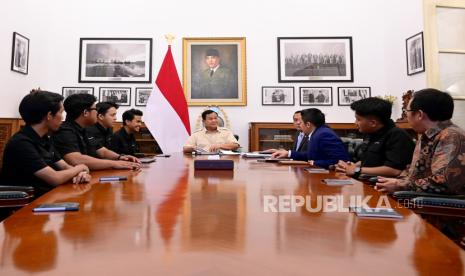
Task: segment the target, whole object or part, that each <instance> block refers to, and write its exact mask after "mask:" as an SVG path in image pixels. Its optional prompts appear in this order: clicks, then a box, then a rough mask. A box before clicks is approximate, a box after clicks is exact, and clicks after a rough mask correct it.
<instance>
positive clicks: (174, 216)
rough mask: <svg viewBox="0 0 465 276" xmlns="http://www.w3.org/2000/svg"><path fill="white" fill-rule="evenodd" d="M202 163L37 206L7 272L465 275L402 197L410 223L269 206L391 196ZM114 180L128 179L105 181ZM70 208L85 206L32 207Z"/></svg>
mask: <svg viewBox="0 0 465 276" xmlns="http://www.w3.org/2000/svg"><path fill="white" fill-rule="evenodd" d="M195 158H206V157H205V156H201V157H192V156H187V155H182V154H175V155H173V156H171V157H170V158H158V159H157V162H155V163H152V164H149V165H147V166H145V167H144V168H143V169H142V170H141V171H140V172H133V171H100V172H95V173H92V176H93V179H92V182H91V184H90V185H87V186H82V185H81V186H74V185H63V186H59V187H57V188H55V189H54V190H53V191H51V192H49V193H47V194H45V195H44V196H42V197H40V198H38V199H36V200H35V201H34V202H32V203H31V204H30V205H28V206H26V207H24V208H22V209H21V210H19V211H18V212H16V213H15V214H14V215H12V216H11V217H9V218H8V219H6V220H4V221H3V222H2V223H1V224H0V275H2V276H3V275H5V276H13V275H30V274H41V275H65V276H71V275H462V274H464V268H463V266H464V265H463V264H464V261H465V254H464V252H462V250H461V249H460V248H459V247H458V246H456V245H455V244H454V243H453V242H451V241H450V240H449V239H447V238H446V237H445V236H444V235H443V234H441V233H440V232H439V231H437V230H436V229H435V228H434V227H432V226H431V225H429V224H428V223H426V222H424V221H423V220H422V219H421V218H420V217H419V216H418V215H416V214H414V213H413V212H411V211H410V210H408V209H405V208H400V207H398V206H397V205H396V203H395V202H394V201H392V200H391V201H390V203H391V204H392V206H393V208H395V209H396V210H397V211H398V212H399V213H401V214H402V215H403V216H404V218H403V219H394V220H392V219H367V218H358V217H356V216H355V214H353V213H348V212H310V211H309V210H307V209H306V208H305V207H304V206H302V207H298V208H297V209H296V211H295V212H277V213H276V212H265V209H264V204H265V198H266V196H280V195H282V196H290V195H296V196H311V198H312V200H313V198H316V196H318V195H320V196H323V195H325V196H337V195H341V196H344V199H347V198H349V197H350V196H354V195H360V196H368V195H371V196H373V198H372V200H370V201H369V205H370V206H371V205H373V204H376V203H377V200H378V198H379V196H380V195H381V194H380V193H378V192H377V191H376V190H374V189H373V188H372V187H370V186H368V185H366V184H363V183H361V182H356V183H355V184H354V185H346V186H327V185H325V184H323V183H322V182H321V180H322V179H323V178H328V175H327V174H326V175H324V174H310V173H308V172H307V171H305V170H304V167H302V166H288V165H278V164H273V163H259V162H257V161H256V160H253V159H242V158H240V157H236V156H234V157H233V156H231V157H222V158H226V159H233V160H234V162H235V168H234V171H194V168H193V160H194V159H195ZM18 173H20V172H18ZM109 175H121V176H128V180H127V181H123V182H111V183H99V182H98V179H99V177H101V176H109ZM329 176H330V177H335V175H334V173H331V174H330V175H329ZM65 201H72V202H79V203H80V210H79V211H77V212H60V213H33V212H32V208H34V207H36V206H37V205H38V204H41V203H50V202H65Z"/></svg>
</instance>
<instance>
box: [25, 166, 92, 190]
mask: <svg viewBox="0 0 465 276" xmlns="http://www.w3.org/2000/svg"><path fill="white" fill-rule="evenodd" d="M61 161H63V160H60V161H58V162H57V163H61ZM63 163H64V161H63ZM60 165H63V164H60ZM60 165H59V166H60ZM66 165H67V164H66ZM68 166H69V165H68ZM81 172H88V168H87V166H85V165H82V164H81V165H77V166H75V167H72V166H69V168H68V169H64V170H61V171H56V170H54V169H53V168H51V167H50V166H47V167H45V168H43V169H41V170H38V171H37V172H35V173H34V175H35V176H36V177H38V178H40V179H41V180H43V181H45V182H47V183H48V184H51V185H53V186H58V185H60V184H63V183H65V182H67V181H69V180H71V179H72V178H73V177H75V176H77V175H78V174H79V173H81Z"/></svg>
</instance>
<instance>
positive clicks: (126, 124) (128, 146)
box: [110, 109, 143, 155]
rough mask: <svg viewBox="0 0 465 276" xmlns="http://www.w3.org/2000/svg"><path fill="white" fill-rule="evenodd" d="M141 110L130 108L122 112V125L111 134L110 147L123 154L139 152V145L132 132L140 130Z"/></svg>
mask: <svg viewBox="0 0 465 276" xmlns="http://www.w3.org/2000/svg"><path fill="white" fill-rule="evenodd" d="M142 115H143V113H142V111H140V110H137V109H130V110H127V111H125V112H124V113H123V127H122V128H121V129H120V130H118V131H117V132H115V134H113V138H112V139H111V146H110V149H111V150H113V151H114V152H117V153H119V154H124V155H136V153H139V145H138V144H137V142H136V138H135V137H134V133H138V132H139V131H140V127H141V126H142Z"/></svg>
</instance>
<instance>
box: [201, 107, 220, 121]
mask: <svg viewBox="0 0 465 276" xmlns="http://www.w3.org/2000/svg"><path fill="white" fill-rule="evenodd" d="M212 113H215V114H216V116H218V113H216V111H213V110H211V109H208V110H205V111H204V112H202V120H204V121H205V120H206V119H207V115H208V114H212Z"/></svg>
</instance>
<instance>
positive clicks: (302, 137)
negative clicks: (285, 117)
mask: <svg viewBox="0 0 465 276" xmlns="http://www.w3.org/2000/svg"><path fill="white" fill-rule="evenodd" d="M292 122H293V124H294V126H295V129H297V133H296V135H295V137H294V144H293V145H292V150H293V151H301V152H306V151H307V142H308V136H307V135H306V134H305V133H303V131H302V128H301V125H302V111H301V110H298V111H296V112H294V116H292ZM276 151H277V149H267V150H265V151H263V152H269V153H275V152H276Z"/></svg>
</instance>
